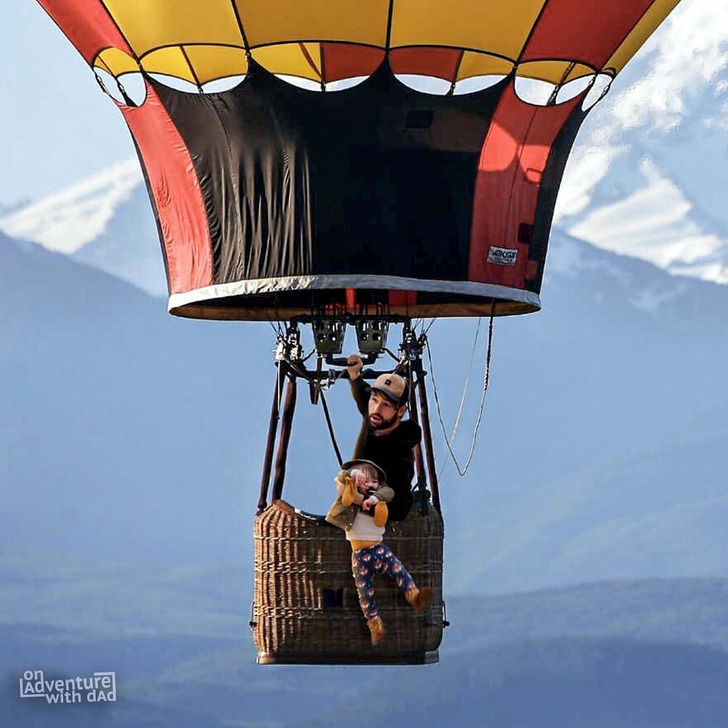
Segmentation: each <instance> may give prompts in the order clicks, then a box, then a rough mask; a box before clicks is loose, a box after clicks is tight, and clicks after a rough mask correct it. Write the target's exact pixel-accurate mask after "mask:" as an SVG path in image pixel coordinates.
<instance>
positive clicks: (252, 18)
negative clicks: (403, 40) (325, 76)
mask: <svg viewBox="0 0 728 728" xmlns="http://www.w3.org/2000/svg"><path fill="white" fill-rule="evenodd" d="M235 1H236V5H237V8H238V12H239V15H240V18H241V19H242V23H243V29H244V32H245V36H246V38H247V40H248V43H249V44H250V46H251V47H252V48H255V47H260V46H264V45H269V44H272V43H282V42H287V41H305V40H321V41H326V40H329V41H343V42H350V43H364V44H366V45H373V46H378V47H381V48H383V47H384V45H385V43H386V40H387V18H388V13H389V0H309V1H308V2H300V1H297V2H292V1H291V0H235Z"/></svg>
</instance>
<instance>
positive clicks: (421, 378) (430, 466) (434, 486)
mask: <svg viewBox="0 0 728 728" xmlns="http://www.w3.org/2000/svg"><path fill="white" fill-rule="evenodd" d="M415 372H416V374H417V387H418V389H419V393H420V412H421V415H422V423H421V427H422V439H423V441H424V444H425V457H426V459H427V471H428V474H429V476H430V488H431V490H432V503H433V505H434V506H435V508H436V509H437V510H438V512H441V509H440V488H439V486H438V483H437V471H436V470H435V453H434V450H433V447H432V430H431V428H430V409H429V407H428V405H427V388H426V386H425V372H424V370H423V369H422V362H421V361H417V363H416V367H415Z"/></svg>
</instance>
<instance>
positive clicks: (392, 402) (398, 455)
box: [347, 354, 422, 521]
mask: <svg viewBox="0 0 728 728" xmlns="http://www.w3.org/2000/svg"><path fill="white" fill-rule="evenodd" d="M363 366H364V363H363V361H362V359H361V357H360V356H359V355H358V354H352V355H351V356H350V357H349V358H348V359H347V370H348V372H349V383H350V385H351V393H352V396H353V397H354V400H355V401H356V405H357V408H358V409H359V412H361V414H362V417H363V418H364V420H363V422H362V426H361V430H360V432H359V436H358V437H357V440H356V445H355V447H354V454H353V458H354V459H357V460H360V459H361V460H371V461H372V462H373V463H376V464H377V465H378V466H379V467H380V468H381V469H382V470H384V472H385V474H386V476H387V485H389V487H390V488H392V490H394V498H393V499H392V501H391V502H390V503H389V519H390V520H392V521H401V520H403V519H404V518H405V516H406V515H407V514H408V513H409V510H410V508H411V507H412V500H413V498H412V490H411V483H412V478H413V476H414V473H415V467H414V453H413V451H412V449H413V448H414V447H415V445H417V444H418V443H419V441H420V438H421V437H422V430H420V426H419V425H418V424H417V423H416V422H413V421H412V420H409V419H407V420H403V419H402V417H403V416H404V413H405V412H406V411H407V401H408V391H407V382H406V381H405V380H404V379H403V378H402V377H400V376H399V374H394V373H392V374H382V375H381V376H379V377H377V379H376V380H375V381H374V383H373V384H372V385H371V387H370V386H368V385H367V384H366V383H365V382H364V379H363V378H362V376H361V370H362V368H363Z"/></svg>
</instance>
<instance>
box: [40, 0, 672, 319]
mask: <svg viewBox="0 0 728 728" xmlns="http://www.w3.org/2000/svg"><path fill="white" fill-rule="evenodd" d="M39 1H40V2H41V4H42V5H43V6H44V7H45V9H46V10H47V11H48V13H49V14H50V15H51V16H52V17H53V18H54V20H55V21H56V22H57V24H58V25H59V26H60V28H61V29H62V30H63V31H64V32H65V33H66V35H67V36H68V38H69V39H70V40H71V42H72V43H73V44H74V45H75V46H76V47H77V48H78V50H79V51H80V52H81V54H82V55H83V56H84V58H85V59H86V61H87V62H88V63H89V64H90V65H91V66H92V67H93V68H94V70H95V72H96V73H97V76H98V78H99V81H100V82H101V84H102V86H103V87H104V88H105V89H106V90H107V91H108V92H109V93H110V94H111V95H112V96H114V98H116V99H117V103H118V104H119V107H120V109H121V112H122V114H123V115H124V118H125V119H126V122H127V124H128V126H129V128H130V130H131V133H132V135H133V137H134V141H135V144H136V148H137V151H138V154H139V158H140V161H141V164H142V167H143V169H144V173H145V178H146V183H147V186H148V189H149V193H150V197H151V200H152V204H153V207H154V210H155V214H156V219H157V223H158V227H159V234H160V240H161V243H162V251H163V254H164V259H165V264H166V270H167V279H168V285H169V293H170V298H169V308H170V311H172V312H173V313H176V314H179V315H183V316H191V317H200V318H231V319H287V318H290V317H292V316H295V315H306V314H310V313H312V312H316V311H321V310H331V309H332V307H334V308H335V307H344V308H347V307H348V308H352V307H356V306H373V307H378V308H379V309H381V310H382V311H384V312H388V313H390V314H397V315H403V316H407V317H415V316H417V317H419V316H460V315H480V314H483V313H491V312H492V313H495V314H496V315H504V314H515V313H526V312H531V311H535V310H537V309H539V308H540V298H539V294H540V289H541V281H542V277H543V272H544V262H545V259H546V251H547V246H548V237H549V230H550V227H551V221H552V216H553V209H554V204H555V201H556V195H557V192H558V187H559V184H560V181H561V177H562V174H563V169H564V166H565V164H566V159H567V156H568V152H569V150H570V148H571V145H572V143H573V141H574V138H575V136H576V133H577V131H578V129H579V126H580V124H581V122H582V121H583V119H584V117H585V115H586V114H587V112H588V109H589V104H590V103H591V102H592V97H593V96H595V92H596V89H597V88H607V87H608V83H609V81H611V79H612V78H613V77H614V76H615V75H616V74H617V73H618V72H619V71H620V70H621V69H622V67H623V66H624V65H625V63H626V62H627V61H628V60H629V58H630V57H631V56H632V55H633V54H634V53H635V52H636V50H637V49H638V48H639V47H640V46H641V45H642V43H643V42H644V41H645V40H646V38H647V37H648V36H649V35H650V33H651V32H652V31H653V30H654V29H655V28H656V27H657V25H658V24H659V23H660V22H661V21H662V20H663V19H664V17H665V16H666V15H667V14H668V13H669V12H670V10H671V9H672V8H673V7H674V6H675V5H676V4H677V0H478V1H477V2H476V0H447V2H445V1H444V0H337V2H330V0H306V1H303V0H301V1H299V2H290V1H286V2H284V1H283V0H146V1H145V2H129V0H104V1H103V2H102V1H101V0H39Z"/></svg>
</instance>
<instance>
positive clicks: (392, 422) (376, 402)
mask: <svg viewBox="0 0 728 728" xmlns="http://www.w3.org/2000/svg"><path fill="white" fill-rule="evenodd" d="M406 409H407V407H406V405H402V406H400V407H398V406H397V405H396V404H394V402H392V400H390V399H388V398H387V397H385V396H384V395H383V394H382V393H381V392H379V391H377V390H376V389H374V390H372V393H371V396H370V397H369V426H370V427H371V428H372V430H374V431H375V432H379V433H380V434H385V433H387V432H389V431H390V430H393V429H394V428H395V427H396V426H397V425H398V424H399V421H400V419H401V418H402V415H403V414H404V411H405V410H406Z"/></svg>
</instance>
